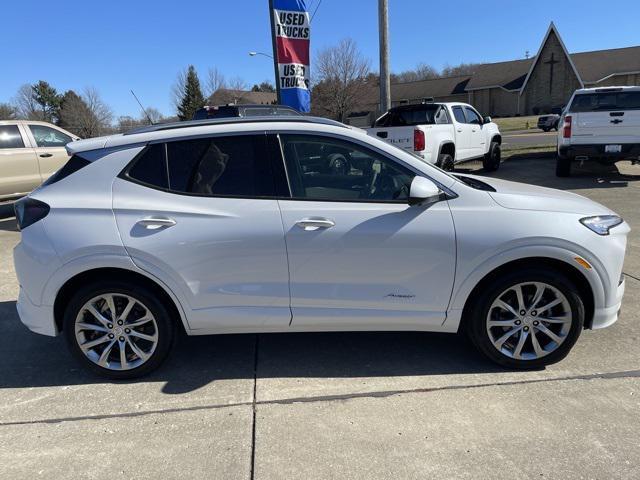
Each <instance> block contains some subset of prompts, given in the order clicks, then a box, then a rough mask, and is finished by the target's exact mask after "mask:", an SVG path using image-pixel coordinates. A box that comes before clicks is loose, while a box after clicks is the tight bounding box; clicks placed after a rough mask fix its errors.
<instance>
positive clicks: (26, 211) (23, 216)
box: [13, 197, 49, 230]
mask: <svg viewBox="0 0 640 480" xmlns="http://www.w3.org/2000/svg"><path fill="white" fill-rule="evenodd" d="M13 209H14V210H15V212H16V220H17V222H18V228H19V229H20V230H24V229H25V228H27V227H28V226H29V225H33V224H34V223H36V222H37V221H38V220H42V219H43V218H44V217H46V216H47V214H48V213H49V205H47V204H46V203H44V202H41V201H40V200H36V199H35V198H29V197H25V198H23V199H22V200H18V201H17V202H16V203H14V205H13Z"/></svg>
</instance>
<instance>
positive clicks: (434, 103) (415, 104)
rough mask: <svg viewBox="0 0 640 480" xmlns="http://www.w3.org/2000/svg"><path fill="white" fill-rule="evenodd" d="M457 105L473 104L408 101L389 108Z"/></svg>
mask: <svg viewBox="0 0 640 480" xmlns="http://www.w3.org/2000/svg"><path fill="white" fill-rule="evenodd" d="M434 105H435V106H443V105H444V106H456V105H464V106H471V105H469V104H468V103H463V102H424V103H406V104H403V105H396V106H395V107H391V108H390V109H389V110H415V109H419V108H423V107H428V106H434Z"/></svg>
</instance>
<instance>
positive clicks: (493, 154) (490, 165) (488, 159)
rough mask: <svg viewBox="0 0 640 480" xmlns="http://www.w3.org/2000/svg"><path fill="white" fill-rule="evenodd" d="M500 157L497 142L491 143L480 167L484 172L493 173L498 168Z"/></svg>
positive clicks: (500, 150) (500, 151)
mask: <svg viewBox="0 0 640 480" xmlns="http://www.w3.org/2000/svg"><path fill="white" fill-rule="evenodd" d="M501 156H502V148H501V147H500V144H499V143H498V142H491V145H489V151H488V152H487V154H486V155H485V156H484V159H483V160H482V166H483V168H484V170H485V171H486V172H495V171H496V170H498V168H500V158H501Z"/></svg>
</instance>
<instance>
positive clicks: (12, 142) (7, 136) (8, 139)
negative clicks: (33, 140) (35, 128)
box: [0, 125, 24, 149]
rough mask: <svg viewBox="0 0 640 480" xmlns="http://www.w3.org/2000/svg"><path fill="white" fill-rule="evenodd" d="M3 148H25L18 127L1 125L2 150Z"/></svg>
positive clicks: (0, 147) (0, 141)
mask: <svg viewBox="0 0 640 480" xmlns="http://www.w3.org/2000/svg"><path fill="white" fill-rule="evenodd" d="M3 148H24V141H23V140H22V135H20V130H19V129H18V126H17V125H0V149H3Z"/></svg>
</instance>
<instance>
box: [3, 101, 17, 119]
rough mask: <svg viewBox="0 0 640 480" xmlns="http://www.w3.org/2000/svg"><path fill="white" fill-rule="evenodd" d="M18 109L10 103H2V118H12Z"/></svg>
mask: <svg viewBox="0 0 640 480" xmlns="http://www.w3.org/2000/svg"><path fill="white" fill-rule="evenodd" d="M15 115H16V109H15V107H14V106H13V105H11V104H9V103H0V120H11V119H13V118H15Z"/></svg>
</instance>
